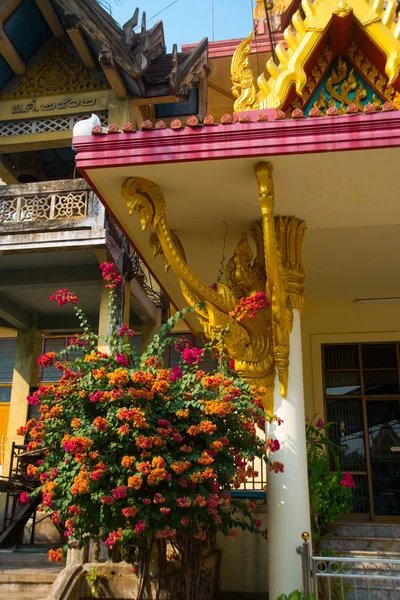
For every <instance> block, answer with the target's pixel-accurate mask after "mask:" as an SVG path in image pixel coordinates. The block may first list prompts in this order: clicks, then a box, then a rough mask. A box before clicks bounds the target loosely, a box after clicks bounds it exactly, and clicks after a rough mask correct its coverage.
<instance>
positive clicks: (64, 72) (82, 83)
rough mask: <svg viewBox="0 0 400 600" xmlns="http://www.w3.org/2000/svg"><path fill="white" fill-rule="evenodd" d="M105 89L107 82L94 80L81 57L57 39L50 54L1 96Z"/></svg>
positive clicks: (4, 97)
mask: <svg viewBox="0 0 400 600" xmlns="http://www.w3.org/2000/svg"><path fill="white" fill-rule="evenodd" d="M105 89H108V86H107V84H106V83H104V82H102V81H98V80H96V79H91V78H90V76H89V73H88V71H87V69H86V68H85V67H84V66H83V64H82V63H81V62H80V60H79V59H78V58H77V57H76V56H74V55H73V54H71V53H70V52H69V51H68V50H67V48H66V47H65V46H64V44H62V43H61V42H60V41H59V40H56V41H55V42H54V44H53V45H52V46H51V48H50V50H49V52H48V54H46V56H45V57H44V58H42V60H40V61H39V62H38V63H37V64H35V65H34V66H33V67H32V68H31V69H30V70H29V71H28V73H27V74H26V75H24V76H23V77H21V80H20V83H19V85H18V87H17V88H16V89H15V90H14V91H13V92H11V93H10V94H7V95H4V96H2V98H1V99H2V100H15V99H17V98H32V97H36V98H40V97H42V96H58V95H60V94H74V93H79V92H97V91H100V90H105Z"/></svg>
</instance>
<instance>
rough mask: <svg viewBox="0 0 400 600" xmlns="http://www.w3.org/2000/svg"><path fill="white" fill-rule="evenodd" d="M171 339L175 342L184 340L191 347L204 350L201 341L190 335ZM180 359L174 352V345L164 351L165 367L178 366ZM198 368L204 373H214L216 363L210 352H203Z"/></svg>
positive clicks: (175, 336)
mask: <svg viewBox="0 0 400 600" xmlns="http://www.w3.org/2000/svg"><path fill="white" fill-rule="evenodd" d="M172 337H174V338H176V340H178V339H179V338H186V339H187V340H189V342H190V344H191V345H192V346H195V347H196V348H204V341H203V339H202V338H201V337H195V336H194V335H191V334H190V333H185V334H174V335H173V336H172ZM180 358H181V356H180V354H179V352H178V351H177V350H175V348H174V345H173V344H172V345H169V346H168V347H167V350H166V356H165V366H166V367H170V368H172V367H176V366H177V365H178V364H179V361H180ZM200 368H201V369H203V371H205V372H206V373H209V372H211V371H214V370H215V369H216V368H217V361H216V359H215V358H213V356H212V354H211V352H210V350H206V351H205V353H204V356H203V360H202V362H201V366H200Z"/></svg>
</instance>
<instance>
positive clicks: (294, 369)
mask: <svg viewBox="0 0 400 600" xmlns="http://www.w3.org/2000/svg"><path fill="white" fill-rule="evenodd" d="M279 389H280V388H279V381H278V380H277V381H276V384H275V400H274V412H275V414H276V415H277V416H278V417H280V418H281V419H283V424H282V425H280V426H278V425H277V424H276V423H272V424H271V425H268V424H267V431H266V433H267V437H274V438H275V437H276V438H277V439H278V440H279V442H280V444H281V449H280V450H279V451H278V452H276V453H274V455H273V457H272V458H273V459H274V460H278V461H280V462H282V463H283V464H284V466H285V471H284V473H269V474H268V482H267V503H268V548H269V550H268V580H269V599H270V600H276V598H277V597H278V596H279V595H280V594H282V593H285V594H289V593H290V592H292V591H293V590H295V589H302V588H303V579H302V571H301V556H300V555H299V554H297V553H296V547H297V546H299V545H301V543H302V538H301V534H302V533H303V532H304V531H306V532H307V533H311V525H310V505H309V493H308V474H307V451H306V434H305V412H304V387H303V361H302V349H301V327H300V313H299V311H298V310H297V309H294V310H293V329H292V332H291V334H290V365H289V385H288V391H287V397H286V398H282V397H281V396H280V392H279Z"/></svg>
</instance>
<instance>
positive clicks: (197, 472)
mask: <svg viewBox="0 0 400 600" xmlns="http://www.w3.org/2000/svg"><path fill="white" fill-rule="evenodd" d="M101 269H102V273H103V277H104V278H105V279H106V281H107V286H108V287H109V288H110V313H111V323H110V331H111V333H110V336H109V338H108V339H107V343H108V348H109V351H108V352H107V353H104V352H99V351H98V345H99V339H98V337H97V335H95V334H94V333H93V332H92V331H91V330H90V328H89V326H88V323H87V321H86V319H85V316H84V315H83V313H82V312H81V310H80V309H79V305H78V299H77V297H76V296H75V294H73V293H72V292H70V291H68V290H65V289H64V290H58V291H57V292H55V293H54V294H53V296H52V297H51V299H53V300H55V301H57V302H58V304H59V305H60V306H62V305H63V304H66V303H71V304H72V305H74V307H75V311H76V313H77V317H78V319H79V323H80V326H81V328H82V330H83V334H82V335H81V336H80V337H75V338H73V339H72V340H70V346H69V348H67V351H68V350H69V349H71V350H75V351H76V350H78V349H81V350H82V351H83V352H82V356H81V357H80V358H77V359H76V360H74V361H73V362H68V361H66V360H64V357H65V354H64V355H63V354H62V353H61V356H56V355H55V354H54V353H48V354H45V355H43V356H41V357H40V358H39V361H38V362H39V364H40V365H41V366H42V367H48V366H52V365H55V367H56V368H57V369H59V370H60V372H61V379H60V381H59V383H58V384H55V385H42V386H41V387H39V389H38V391H37V392H35V393H34V394H33V396H31V397H29V398H28V401H29V402H30V403H32V404H37V405H39V410H40V415H41V416H40V419H39V420H38V421H35V419H31V420H30V421H29V422H28V423H27V424H26V425H25V426H23V427H22V428H21V429H20V430H19V433H20V434H27V435H28V436H29V437H30V439H31V441H30V443H29V446H28V450H29V449H37V448H43V449H45V458H44V460H43V461H40V464H39V466H36V465H30V466H29V467H28V473H29V475H30V476H31V477H32V478H37V479H39V480H40V485H39V487H38V488H37V490H35V492H34V494H36V493H37V494H41V496H42V499H41V507H42V510H43V511H45V512H50V513H51V518H52V520H53V522H54V523H56V524H59V525H61V526H62V527H63V528H64V530H65V533H64V535H65V540H66V546H65V547H64V549H58V550H52V551H50V558H52V559H54V560H61V557H62V554H63V552H65V550H66V549H67V548H68V547H69V548H78V547H82V546H83V545H84V544H85V543H86V542H87V540H88V537H90V536H93V535H96V534H100V535H101V536H102V538H103V539H104V540H105V544H106V545H107V546H108V548H109V549H112V548H114V547H116V546H118V547H119V548H120V549H121V551H122V552H123V556H124V557H126V558H129V560H131V561H132V562H133V563H134V564H138V565H139V574H141V575H142V579H143V578H145V577H146V575H148V572H149V564H150V560H151V558H150V557H151V553H152V547H153V545H154V546H157V547H158V550H159V552H164V553H165V550H166V547H167V545H168V546H169V547H173V548H175V550H176V552H177V554H178V555H179V560H180V563H181V565H182V572H183V573H185V574H186V576H187V574H188V573H190V578H189V579H190V580H191V582H190V583H188V582H186V583H187V585H186V588H185V590H186V591H185V596H184V597H185V598H197V596H196V595H195V591H193V590H194V589H195V588H196V586H197V587H198V582H199V579H198V578H199V577H200V568H201V565H200V556H201V545H202V542H203V541H204V540H206V539H207V538H211V537H212V536H213V535H214V534H215V533H216V532H222V533H223V534H225V535H231V536H233V537H236V535H237V532H238V528H242V529H247V530H250V531H253V532H257V531H258V532H259V528H260V526H261V522H260V521H258V520H256V519H255V518H254V516H253V514H252V508H254V507H253V506H252V505H251V503H247V502H242V501H239V500H235V499H233V498H232V497H231V491H232V490H233V489H235V488H239V487H240V486H241V484H242V483H244V482H245V481H246V480H247V479H248V478H251V477H253V476H254V475H255V473H254V470H253V467H252V460H253V459H254V458H256V457H258V458H262V459H263V460H264V461H265V463H266V464H267V467H268V468H269V469H272V470H274V471H276V472H279V471H282V470H283V465H282V464H281V463H278V462H273V460H272V458H271V457H270V456H271V450H272V451H273V450H276V449H278V448H279V443H278V442H277V440H263V439H261V438H260V437H258V435H257V433H256V424H257V425H259V426H260V427H261V428H263V427H264V423H265V419H266V418H268V419H269V420H274V419H275V417H274V416H272V415H267V416H266V415H265V413H264V410H263V408H262V401H261V395H262V393H263V392H264V391H265V390H263V389H262V388H260V389H256V388H252V387H249V386H248V385H247V384H246V383H245V382H244V381H243V380H242V379H241V378H240V377H239V376H238V375H237V374H236V373H235V372H234V370H232V368H231V367H232V365H231V364H230V363H229V362H228V360H222V359H220V360H219V366H220V367H219V370H218V371H217V372H213V373H205V372H204V371H203V370H202V369H201V361H202V354H203V350H198V349H196V348H193V347H190V346H188V345H187V343H178V344H177V345H176V347H177V349H178V350H179V352H180V354H181V360H180V364H179V366H177V367H174V368H172V369H170V368H164V367H163V356H164V353H165V347H166V345H167V344H169V343H173V341H172V340H173V339H174V338H172V337H171V336H170V335H169V332H170V331H171V330H172V328H173V327H174V325H175V323H176V322H177V321H178V319H179V318H181V317H182V316H184V314H185V312H186V311H187V310H193V309H186V311H182V312H180V313H177V314H176V315H175V316H174V317H173V318H172V319H170V320H169V321H168V323H167V324H166V325H164V326H163V327H162V330H161V333H160V335H157V336H155V338H154V340H153V342H152V343H151V344H150V346H149V348H148V350H147V352H146V353H145V354H144V355H142V356H141V357H139V356H137V355H136V354H135V352H134V350H133V349H132V347H131V345H130V343H129V338H130V336H132V335H133V332H132V331H131V330H130V329H129V328H128V327H127V326H126V325H122V327H117V325H116V308H115V288H116V286H118V285H120V283H121V277H120V275H119V274H118V272H117V271H116V269H115V267H114V266H113V265H112V264H108V263H106V264H103V265H101ZM239 316H240V315H239ZM103 343H104V342H103ZM221 345H223V344H221V339H219V347H220V348H221ZM28 499H29V497H28V495H27V494H26V493H24V495H23V496H22V497H21V502H24V501H27V500H28ZM158 562H159V564H161V563H162V557H161V556H160V557H159V561H158ZM193 565H195V566H193ZM186 579H188V577H186ZM184 587H185V586H184ZM189 587H191V588H192V591H190V590H188V588H189ZM196 589H197V588H196ZM196 593H197V592H196ZM139 597H140V594H139ZM175 597H177V596H175Z"/></svg>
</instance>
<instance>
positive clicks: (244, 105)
mask: <svg viewBox="0 0 400 600" xmlns="http://www.w3.org/2000/svg"><path fill="white" fill-rule="evenodd" d="M252 40H253V33H251V34H250V35H249V37H247V38H246V39H245V40H243V41H242V42H241V43H240V44H239V46H238V47H237V48H236V51H235V54H234V55H233V58H232V63H231V77H232V93H233V95H234V96H235V98H236V100H235V103H234V105H233V109H234V111H235V112H239V111H242V110H255V109H257V108H258V101H257V90H256V87H255V85H254V78H253V73H252V71H251V69H250V67H249V58H248V57H249V54H250V52H251V43H252Z"/></svg>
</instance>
